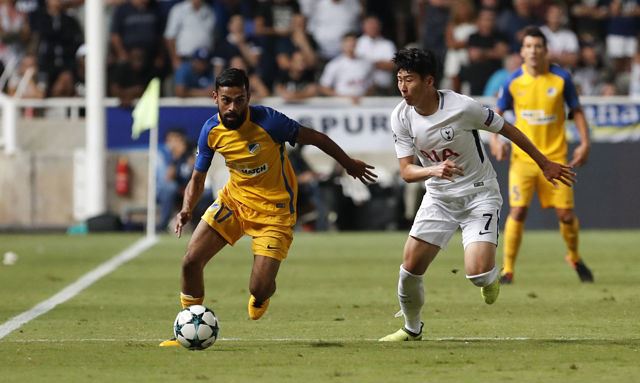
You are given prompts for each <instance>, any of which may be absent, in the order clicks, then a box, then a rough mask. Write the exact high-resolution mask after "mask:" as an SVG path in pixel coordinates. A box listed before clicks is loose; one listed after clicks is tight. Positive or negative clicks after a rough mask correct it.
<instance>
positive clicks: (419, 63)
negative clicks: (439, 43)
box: [392, 48, 438, 78]
mask: <svg viewBox="0 0 640 383" xmlns="http://www.w3.org/2000/svg"><path fill="white" fill-rule="evenodd" d="M392 61H393V63H394V64H396V72H397V71H399V70H401V69H404V70H406V71H409V72H414V73H417V74H419V75H420V77H426V76H433V77H434V78H435V77H436V75H437V73H438V60H437V59H436V55H435V54H434V53H433V52H432V51H430V50H422V49H418V48H409V49H401V50H399V51H398V52H396V54H395V56H394V57H393V60H392Z"/></svg>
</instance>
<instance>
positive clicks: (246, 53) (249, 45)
mask: <svg viewBox="0 0 640 383" xmlns="http://www.w3.org/2000/svg"><path fill="white" fill-rule="evenodd" d="M227 29H228V30H229V33H228V34H227V35H225V36H224V37H223V38H221V39H220V40H218V42H217V43H216V49H215V51H214V53H213V56H214V57H213V64H214V68H215V71H214V72H215V74H216V76H217V75H218V74H220V73H221V72H222V71H223V70H224V69H225V68H226V67H227V66H228V65H229V62H230V61H231V59H232V58H233V57H235V56H241V57H242V58H243V59H244V60H245V61H246V62H247V64H248V66H249V67H250V68H251V69H252V70H254V69H255V68H256V67H257V66H258V63H259V61H260V56H261V55H262V48H261V47H260V46H259V44H258V43H257V41H256V40H255V39H254V38H252V37H249V36H247V35H246V34H245V27H244V19H243V18H242V15H233V16H231V18H230V19H229V23H228V25H227Z"/></svg>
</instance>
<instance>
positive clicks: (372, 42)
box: [0, 0, 640, 106]
mask: <svg viewBox="0 0 640 383" xmlns="http://www.w3.org/2000/svg"><path fill="white" fill-rule="evenodd" d="M84 7H85V4H84V0H0V69H1V70H2V76H0V86H2V88H3V90H4V91H5V92H6V93H7V94H10V95H16V96H17V97H23V98H44V97H73V96H84V76H85V75H84V59H85V55H86V47H85V45H84V44H83V40H84V34H83V23H84ZM105 7H106V10H107V12H105V17H106V18H107V20H106V24H107V26H108V34H107V35H108V41H105V44H106V45H107V46H108V49H107V52H108V54H107V68H108V69H107V83H108V89H107V92H108V96H110V97H117V98H118V99H119V100H120V102H121V104H122V105H123V106H130V105H131V103H132V101H133V100H135V99H136V98H138V97H139V96H140V95H141V94H142V92H143V90H144V89H145V86H146V84H147V83H148V81H149V80H150V79H151V78H153V77H159V78H161V79H162V81H163V96H168V97H203V96H209V95H210V94H211V91H212V87H213V84H214V81H215V78H216V75H217V74H218V73H220V72H221V71H222V70H223V69H225V68H227V67H240V68H244V69H246V70H247V71H248V73H249V74H250V77H251V87H252V92H253V97H254V99H256V98H257V99H259V98H261V97H266V96H280V97H282V98H283V99H285V100H287V101H291V102H295V101H300V100H303V99H305V98H308V97H316V96H346V97H350V98H351V99H352V100H353V101H354V102H356V103H357V102H358V99H359V98H360V97H363V96H369V95H381V96H385V95H393V94H396V93H395V81H394V74H393V64H392V62H391V58H392V57H393V54H394V52H395V50H396V49H397V48H401V47H406V46H417V47H423V48H429V49H431V50H433V51H434V52H435V53H436V54H437V56H438V57H439V58H440V60H441V62H442V63H443V65H442V70H441V81H440V86H441V87H444V88H451V89H454V90H457V91H460V92H463V93H466V94H470V95H475V96H479V95H486V96H495V95H496V93H497V91H498V89H499V88H500V84H501V83H502V82H503V81H504V79H505V78H506V76H508V74H509V73H510V72H511V71H513V70H514V69H516V68H518V67H519V65H520V64H521V60H520V57H519V45H520V37H521V33H522V30H523V29H524V28H525V27H526V26H529V25H538V26H540V27H541V28H542V30H543V32H544V33H545V35H546V36H547V38H548V47H549V55H550V57H551V60H552V62H555V63H557V64H558V65H561V66H562V67H564V68H566V69H568V70H569V71H570V72H571V73H573V76H574V81H575V83H576V86H577V88H578V91H579V93H580V94H581V95H589V96H598V95H600V96H608V95H629V94H631V95H636V96H639V97H640V50H639V49H638V39H639V35H640V0H582V1H580V0H573V1H562V2H555V1H550V0H475V1H474V0H397V1H379V0H378V1H376V0H105Z"/></svg>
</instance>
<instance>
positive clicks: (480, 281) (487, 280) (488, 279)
mask: <svg viewBox="0 0 640 383" xmlns="http://www.w3.org/2000/svg"><path fill="white" fill-rule="evenodd" d="M499 272H500V271H499V270H498V268H497V267H494V268H493V269H491V270H489V271H487V272H484V273H480V274H476V275H467V279H468V280H469V281H471V283H473V284H474V285H476V286H478V287H484V286H488V285H490V284H491V283H493V281H495V280H496V278H498V274H499Z"/></svg>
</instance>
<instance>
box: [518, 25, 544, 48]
mask: <svg viewBox="0 0 640 383" xmlns="http://www.w3.org/2000/svg"><path fill="white" fill-rule="evenodd" d="M523 32H524V34H523V35H522V41H524V38H525V37H527V36H530V37H537V38H540V39H542V46H544V47H545V48H546V47H547V36H545V35H544V33H542V31H541V30H540V28H538V27H536V26H533V25H531V26H528V27H526V28H525V29H524V31H523Z"/></svg>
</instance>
